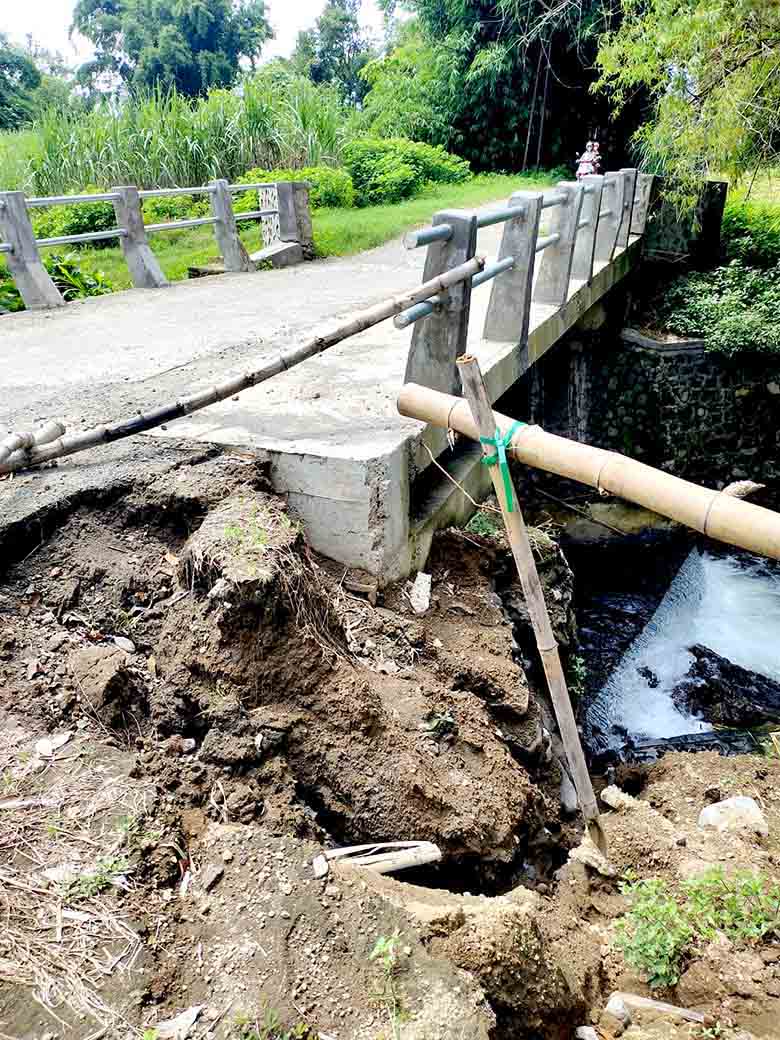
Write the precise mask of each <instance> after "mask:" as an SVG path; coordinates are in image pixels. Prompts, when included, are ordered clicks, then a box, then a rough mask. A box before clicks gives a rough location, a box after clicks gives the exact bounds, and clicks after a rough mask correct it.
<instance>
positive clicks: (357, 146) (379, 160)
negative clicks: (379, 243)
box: [344, 137, 471, 206]
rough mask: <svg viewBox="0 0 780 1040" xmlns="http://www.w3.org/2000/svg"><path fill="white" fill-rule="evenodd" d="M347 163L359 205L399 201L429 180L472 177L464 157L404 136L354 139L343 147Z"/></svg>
mask: <svg viewBox="0 0 780 1040" xmlns="http://www.w3.org/2000/svg"><path fill="white" fill-rule="evenodd" d="M344 165H345V166H346V168H347V170H348V171H349V173H350V175H351V177H352V181H353V183H354V185H355V192H356V198H357V204H358V205H359V206H369V205H375V204H379V203H384V202H398V201H399V200H400V199H405V198H411V196H412V195H416V194H417V192H419V191H420V190H421V189H422V187H423V186H424V185H425V184H427V183H439V184H458V183H460V182H462V181H465V180H468V179H469V177H470V176H471V171H470V168H469V164H468V163H467V162H466V161H465V160H464V159H459V158H458V157H457V156H456V155H451V154H450V153H449V152H446V151H445V150H444V149H443V148H442V147H440V146H438V145H437V146H434V145H430V144H422V143H420V142H418V141H407V140H406V139H405V138H402V137H389V138H380V137H376V138H374V137H364V138H358V139H357V140H355V141H351V142H350V143H349V144H348V145H347V146H346V147H345V149H344Z"/></svg>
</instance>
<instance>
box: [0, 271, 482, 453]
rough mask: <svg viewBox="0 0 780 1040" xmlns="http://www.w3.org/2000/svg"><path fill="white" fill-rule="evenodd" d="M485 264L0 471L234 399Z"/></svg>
mask: <svg viewBox="0 0 780 1040" xmlns="http://www.w3.org/2000/svg"><path fill="white" fill-rule="evenodd" d="M484 266H485V258H484V256H475V257H473V258H472V259H471V260H468V261H466V263H463V264H459V265H458V266H457V267H453V268H452V269H451V270H449V271H445V272H444V273H443V274H440V275H437V276H436V277H435V278H431V279H429V280H428V281H427V282H423V283H422V285H420V286H418V287H417V288H416V289H413V290H411V291H410V292H408V293H403V294H402V295H400V296H392V297H390V298H389V299H387V300H383V301H382V302H381V303H377V304H375V305H374V306H373V307H367V308H366V309H365V310H362V311H359V312H358V313H357V314H355V315H354V316H353V317H352V318H350V319H349V320H348V321H345V322H342V323H341V324H339V325H336V326H335V327H334V328H332V329H330V330H329V331H327V332H323V333H321V334H320V335H319V336H314V337H313V338H312V339H310V340H308V341H307V342H306V343H303V344H301V346H300V347H296V348H295V349H294V350H291V351H288V352H287V353H285V354H280V355H279V357H278V358H276V359H274V360H272V361H267V362H266V363H265V364H264V365H262V366H261V367H260V368H257V369H255V370H254V371H252V372H246V373H244V374H243V375H240V376H236V377H235V378H233V379H229V380H227V381H226V382H224V383H218V384H217V385H216V386H213V387H209V388H208V389H207V390H201V391H200V393H197V394H193V396H192V397H188V398H185V399H183V400H181V401H176V402H174V403H173V404H169V405H164V406H163V407H162V408H156V409H155V410H154V411H152V412H147V413H146V414H138V415H134V416H132V417H131V418H129V419H124V420H120V421H119V422H117V423H114V424H113V425H111V426H98V427H96V428H95V429H93V430H85V431H84V432H83V433H77V434H73V435H72V436H70V437H59V438H58V439H57V440H56V441H54V442H53V443H52V444H49V445H47V446H46V447H40V448H39V447H36V446H35V445H32V446H27V441H23V442H22V444H23V445H25V446H21V445H20V446H19V448H18V450H15V451H14V452H13V454H11V455H9V456H8V457H7V458H5V459H2V456H0V473H13V472H14V471H15V470H18V469H23V468H25V467H26V466H35V465H38V464H39V463H42V462H50V461H51V460H52V459H58V458H62V457H63V456H64V455H73V454H75V453H76V452H78V451H84V450H85V449H86V448H93V447H95V446H96V445H98V444H111V443H113V442H114V441H118V440H121V439H122V438H123V437H132V436H133V435H134V434H136V433H144V432H145V431H146V430H152V429H154V428H155V427H156V426H162V424H163V423H165V422H169V421H170V420H172V419H178V418H180V417H181V416H182V415H189V414H190V413H191V412H196V411H198V410H199V409H201V408H206V407H207V405H210V404H215V403H216V402H217V401H224V400H226V398H228V397H233V396H234V395H235V394H237V393H239V392H240V391H241V390H246V389H247V388H248V387H250V386H257V384H258V383H263V382H265V380H266V379H270V378H271V377H272V376H277V375H280V374H281V373H282V372H286V371H287V369H290V368H294V367H295V365H299V364H300V363H301V362H302V361H305V360H306V359H307V358H310V357H313V356H314V355H315V354H321V353H322V352H323V351H325V350H327V349H328V348H329V347H333V346H335V345H336V344H337V343H341V341H342V340H345V339H348V338H349V337H350V336H356V335H357V334H358V333H359V332H364V331H365V330H366V329H370V328H371V327H372V326H374V325H378V324H379V323H380V322H381V321H385V320H386V319H387V318H392V317H393V315H394V314H400V313H401V311H405V310H406V309H407V308H408V307H413V306H414V305H415V304H417V303H422V301H423V300H428V299H430V298H431V297H432V296H436V295H437V294H438V293H440V292H445V291H446V290H447V289H449V288H451V287H452V286H453V285H458V284H459V283H460V282H463V281H466V280H467V279H469V278H472V277H473V276H474V275H475V274H477V273H478V272H479V271H481V270H482V269H483V267H484ZM5 443H9V442H5Z"/></svg>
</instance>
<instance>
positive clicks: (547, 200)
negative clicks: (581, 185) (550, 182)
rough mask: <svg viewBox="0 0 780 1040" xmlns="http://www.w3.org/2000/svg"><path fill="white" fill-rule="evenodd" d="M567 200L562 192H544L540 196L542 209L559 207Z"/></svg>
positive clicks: (566, 196)
mask: <svg viewBox="0 0 780 1040" xmlns="http://www.w3.org/2000/svg"><path fill="white" fill-rule="evenodd" d="M567 198H568V195H566V194H565V193H564V192H562V191H554V192H547V191H546V192H545V193H544V195H543V196H542V209H550V208H551V207H552V206H560V205H561V204H562V203H564V202H565V201H566V199H567Z"/></svg>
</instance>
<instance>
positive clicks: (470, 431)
mask: <svg viewBox="0 0 780 1040" xmlns="http://www.w3.org/2000/svg"><path fill="white" fill-rule="evenodd" d="M398 410H399V412H400V413H401V415H406V416H409V417H410V418H412V419H419V420H421V421H422V422H427V423H431V424H432V425H434V426H440V427H442V428H443V429H445V430H446V429H450V430H456V431H457V432H458V433H462V434H464V435H465V436H467V437H471V438H472V439H477V438H478V436H479V433H478V431H477V426H476V423H475V422H474V420H473V418H472V416H471V411H470V409H469V406H468V403H467V402H466V401H464V400H463V398H460V397H452V396H450V395H449V394H442V393H439V392H438V391H436V390H429V389H428V388H427V387H424V386H417V385H416V384H414V383H407V384H406V386H404V387H403V389H402V390H401V393H400V396H399V398H398ZM494 417H495V422H496V425H497V427H498V428H499V429H500V430H501V431H502V432H506V431H507V430H508V429H509V427H510V426H511V425H512V422H513V420H512V419H509V418H507V416H505V415H501V414H499V413H498V412H495V413H494ZM507 451H508V452H511V454H512V455H513V456H514V458H515V459H517V461H518V462H522V463H524V464H525V465H526V466H534V467H535V468H536V469H543V470H546V471H547V472H548V473H554V474H556V475H557V476H559V477H566V478H567V479H569V480H577V481H579V482H580V483H581V484H588V485H589V486H590V487H594V488H598V490H599V491H604V492H607V493H608V494H611V495H616V496H617V497H618V498H624V499H626V500H627V501H629V502H636V503H637V504H638V505H640V506H644V507H645V508H646V509H652V510H653V512H655V513H660V514H661V516H666V517H669V518H670V519H671V520H676V521H678V523H681V524H684V525H685V526H686V527H690V528H692V529H693V530H694V531H699V532H700V533H701V534H704V535H706V536H707V537H708V538H713V539H714V540H715V541H719V542H725V543H726V544H728V545H736V546H739V547H740V548H742V549H747V550H748V551H749V552H755V553H760V554H761V555H763V556H769V557H771V558H772V559H774V560H780V514H778V513H776V512H774V511H773V510H771V509H764V508H763V507H762V506H757V505H753V503H751V502H745V501H744V500H743V499H740V498H734V497H733V496H732V495H726V494H724V493H723V492H722V491H713V490H712V489H711V488H704V487H701V486H700V485H699V484H692V483H691V482H690V481H688V480H682V479H681V478H680V477H674V476H672V475H671V473H663V472H662V471H661V470H657V469H653V467H652V466H647V465H645V463H643V462H637V461H636V459H629V458H626V456H625V455H620V454H618V452H616V451H607V450H606V449H604V448H594V447H592V446H591V445H589V444H580V443H579V442H578V441H572V440H568V439H567V438H566V437H557V436H556V435H555V434H552V433H546V432H545V431H544V430H543V429H542V428H541V427H539V426H525V427H523V428H522V429H521V430H519V431H518V432H517V433H516V434H515V435H514V437H513V438H512V443H511V446H510V447H508V448H507Z"/></svg>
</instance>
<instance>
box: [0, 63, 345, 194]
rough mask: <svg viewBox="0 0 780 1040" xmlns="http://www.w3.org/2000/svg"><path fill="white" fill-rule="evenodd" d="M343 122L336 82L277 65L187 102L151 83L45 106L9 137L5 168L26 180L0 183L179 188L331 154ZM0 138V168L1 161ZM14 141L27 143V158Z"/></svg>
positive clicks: (53, 190)
mask: <svg viewBox="0 0 780 1040" xmlns="http://www.w3.org/2000/svg"><path fill="white" fill-rule="evenodd" d="M345 122H346V113H345V111H344V106H343V104H342V102H341V99H340V98H339V95H338V92H337V90H336V89H335V87H328V86H322V87H315V86H314V84H313V83H311V81H310V80H308V79H306V78H305V77H303V76H295V75H292V74H291V73H289V71H284V70H281V69H279V68H278V67H274V68H272V69H268V70H264V71H262V72H259V73H257V74H256V75H254V76H252V77H250V78H248V79H247V80H246V81H245V82H244V84H243V89H242V93H241V96H239V95H238V94H236V93H233V92H231V91H228V90H212V91H211V92H210V93H209V94H208V96H206V97H204V98H200V99H197V100H195V101H192V100H190V99H188V98H186V97H184V96H183V95H182V94H179V93H177V92H176V91H175V90H174V91H169V92H163V91H160V90H158V91H154V92H152V93H149V94H144V95H138V96H134V97H132V98H128V99H127V100H125V101H124V102H123V104H122V105H121V107H119V108H118V109H113V108H110V107H108V106H101V107H98V108H96V109H94V110H92V111H89V112H83V113H77V112H69V113H61V112H55V111H48V112H44V113H43V114H42V115H41V117H40V118H39V120H38V121H37V123H36V124H35V133H34V134H32V135H25V138H24V139H19V140H8V141H7V145H8V151H9V152H14V155H13V156H10V155H9V165H8V169H9V172H11V175H12V176H14V175H15V176H16V177H17V178H19V177H20V174H21V173H22V170H24V180H23V181H22V183H21V184H20V183H18V182H17V183H16V184H14V183H12V182H6V183H4V184H2V188H13V187H17V186H19V187H21V186H24V187H27V188H32V189H33V190H34V191H35V192H37V193H38V194H41V195H54V194H63V193H66V192H68V191H71V190H74V191H81V190H83V188H84V186H85V185H87V184H98V185H100V186H101V188H102V189H105V188H108V187H111V185H114V184H136V185H138V187H140V188H156V187H161V188H167V187H186V186H189V185H193V186H195V185H201V184H205V183H207V182H208V181H210V180H213V179H214V178H215V177H226V178H228V179H234V178H235V177H237V176H240V175H241V174H242V173H244V171H245V170H248V169H250V168H252V167H257V166H262V167H264V168H268V169H273V168H275V167H292V168H298V167H302V166H312V165H318V164H321V163H322V162H323V161H326V162H335V161H337V160H338V158H339V155H340V152H341V148H342V142H343V136H344V128H345ZM3 143H4V142H3V141H2V140H0V170H3V169H5V168H6V164H5V163H4V162H3V154H2V153H3V147H2V145H3ZM20 145H22V146H23V147H24V148H26V149H27V150H28V156H27V159H26V163H22V162H21V156H20V154H19V146H20ZM11 158H13V164H12V165H11V163H10V159H11ZM13 171H17V172H16V173H15V174H14V173H13Z"/></svg>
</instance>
